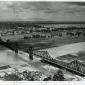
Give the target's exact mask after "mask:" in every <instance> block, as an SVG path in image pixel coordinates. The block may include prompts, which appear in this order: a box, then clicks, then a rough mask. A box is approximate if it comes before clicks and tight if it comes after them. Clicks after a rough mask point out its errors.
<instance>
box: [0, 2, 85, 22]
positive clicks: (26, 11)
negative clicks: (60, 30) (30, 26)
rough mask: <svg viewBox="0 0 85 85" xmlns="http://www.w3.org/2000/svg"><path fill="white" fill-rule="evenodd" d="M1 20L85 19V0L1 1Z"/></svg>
mask: <svg viewBox="0 0 85 85" xmlns="http://www.w3.org/2000/svg"><path fill="white" fill-rule="evenodd" d="M0 21H57V22H60V21H85V2H56V1H55V2H52V1H51V2H39V1H38V2H27V1H25V2H23V1H0Z"/></svg>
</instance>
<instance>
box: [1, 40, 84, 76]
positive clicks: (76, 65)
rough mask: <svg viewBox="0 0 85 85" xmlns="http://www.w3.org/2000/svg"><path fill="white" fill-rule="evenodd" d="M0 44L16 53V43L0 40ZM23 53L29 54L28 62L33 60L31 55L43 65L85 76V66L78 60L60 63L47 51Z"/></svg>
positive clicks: (29, 50)
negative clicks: (37, 58)
mask: <svg viewBox="0 0 85 85" xmlns="http://www.w3.org/2000/svg"><path fill="white" fill-rule="evenodd" d="M0 44H1V45H3V46H5V47H7V48H9V49H11V50H12V51H15V53H18V50H20V49H19V48H18V44H17V43H16V42H4V41H2V40H1V39H0ZM25 52H28V53H29V58H30V60H33V55H35V56H37V57H39V58H41V59H42V61H43V62H44V63H47V64H51V65H53V66H55V67H58V68H61V69H65V70H67V71H69V72H72V73H73V74H76V75H79V76H81V77H84V76H85V64H83V63H81V62H79V61H78V60H73V61H72V62H70V63H66V62H62V61H59V60H57V59H53V58H52V57H51V56H50V55H49V53H48V52H47V51H38V50H33V48H32V47H28V50H25Z"/></svg>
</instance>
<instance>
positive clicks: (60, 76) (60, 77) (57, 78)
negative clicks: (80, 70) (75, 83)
mask: <svg viewBox="0 0 85 85" xmlns="http://www.w3.org/2000/svg"><path fill="white" fill-rule="evenodd" d="M64 79H65V78H64V75H63V72H62V70H58V72H57V73H55V74H54V76H53V81H64Z"/></svg>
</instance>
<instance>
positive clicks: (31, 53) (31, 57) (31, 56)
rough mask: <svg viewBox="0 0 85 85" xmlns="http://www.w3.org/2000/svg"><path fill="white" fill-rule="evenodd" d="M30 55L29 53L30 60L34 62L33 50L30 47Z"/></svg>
mask: <svg viewBox="0 0 85 85" xmlns="http://www.w3.org/2000/svg"><path fill="white" fill-rule="evenodd" d="M28 53H29V59H30V60H33V48H32V47H29V49H28Z"/></svg>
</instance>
